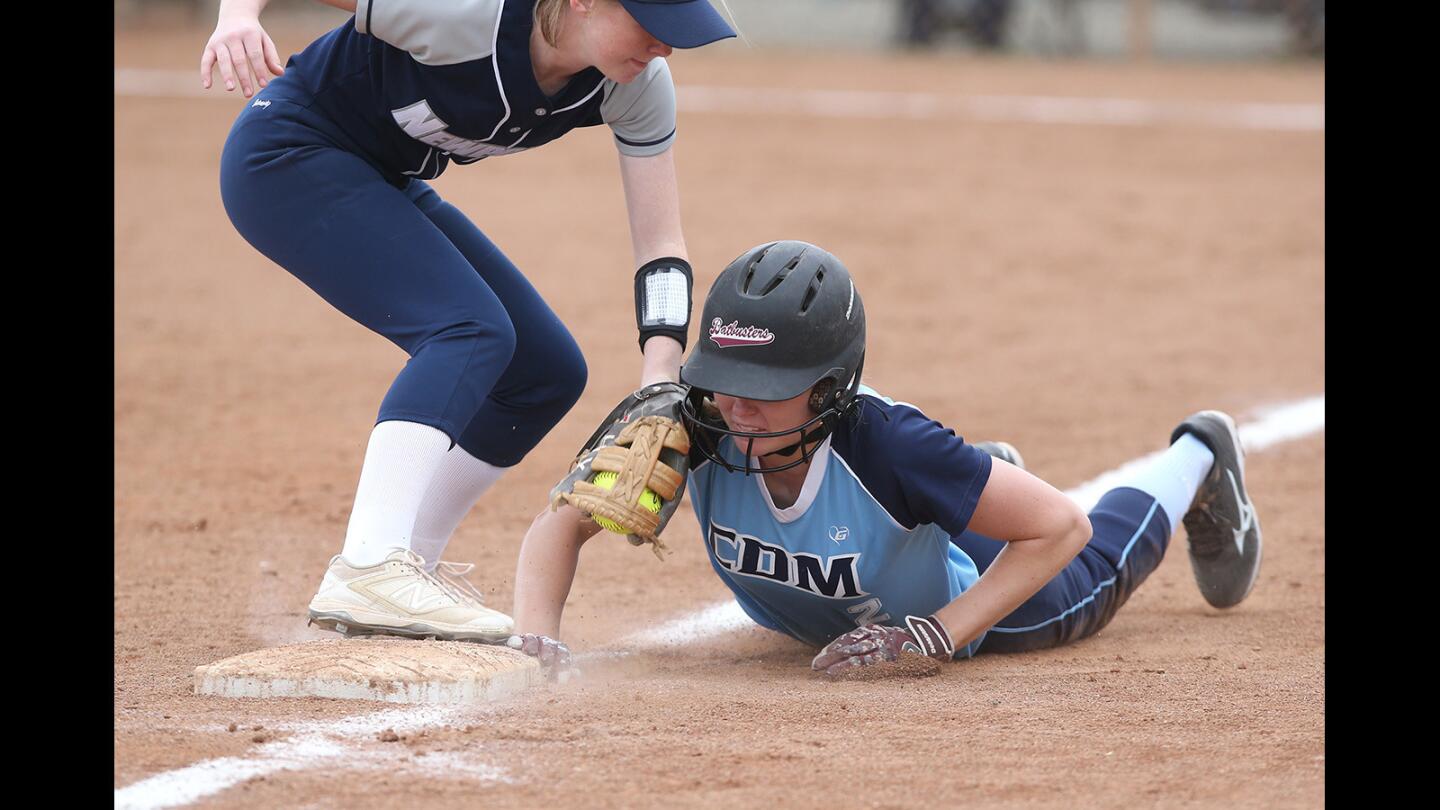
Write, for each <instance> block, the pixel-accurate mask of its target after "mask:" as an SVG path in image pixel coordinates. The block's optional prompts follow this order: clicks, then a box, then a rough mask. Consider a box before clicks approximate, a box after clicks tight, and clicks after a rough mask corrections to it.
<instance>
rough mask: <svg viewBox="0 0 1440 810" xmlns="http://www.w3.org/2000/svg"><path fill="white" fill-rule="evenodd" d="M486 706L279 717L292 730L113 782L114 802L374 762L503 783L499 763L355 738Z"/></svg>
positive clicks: (178, 800) (147, 800)
mask: <svg viewBox="0 0 1440 810" xmlns="http://www.w3.org/2000/svg"><path fill="white" fill-rule="evenodd" d="M491 710H492V709H491V708H490V707H487V706H458V707H443V706H415V707H407V708H403V709H386V710H383V711H378V712H371V713H369V714H362V715H352V716H350V717H344V718H341V719H339V720H330V721H313V722H299V723H277V724H274V725H273V728H274V730H276V731H280V732H287V733H291V734H293V735H294V736H292V737H289V738H287V739H284V740H278V741H276V742H272V743H264V744H262V745H260V746H259V747H257V748H256V749H255V750H254V751H253V752H252V753H250V754H248V755H246V756H241V757H221V758H218V759H208V760H204V761H202V762H197V763H195V764H194V765H189V766H186V767H184V768H180V769H178V770H174V771H166V772H165V773H161V774H157V775H155V776H151V777H148V778H146V779H142V780H140V781H139V782H135V783H133V784H130V785H128V786H126V787H123V788H120V789H117V790H116V791H115V808H116V810H120V809H121V808H125V809H126V810H160V808H166V807H177V806H180V805H185V804H190V803H192V802H196V801H199V800H200V799H203V798H205V797H207V796H212V795H214V794H216V793H220V792H221V791H224V790H227V789H229V788H231V787H234V786H235V785H238V784H240V783H241V782H247V781H249V780H251V779H255V778H258V777H261V776H268V775H270V774H273V773H279V772H281V771H300V770H308V769H310V768H331V769H343V770H371V769H376V768H379V767H385V768H387V769H390V770H396V769H407V770H411V771H415V772H417V773H418V774H419V775H423V776H426V777H430V778H435V777H450V778H455V777H465V778H468V779H473V780H475V781H479V782H505V783H508V782H510V781H511V778H510V776H509V774H508V773H506V771H505V770H504V769H503V768H500V767H498V766H495V765H491V764H489V763H485V762H480V761H478V760H476V759H475V758H474V757H472V756H467V755H465V754H461V753H458V752H454V751H442V752H435V753H430V754H426V755H425V756H424V757H420V758H417V759H413V760H412V759H410V758H409V757H407V756H405V752H402V751H398V750H397V751H396V752H393V753H392V752H387V751H383V750H382V751H376V750H369V751H366V750H362V749H359V748H357V747H356V746H355V745H354V742H355V741H358V740H362V739H366V738H374V737H376V736H377V735H378V734H380V733H381V732H383V731H386V730H387V729H388V730H393V731H394V732H395V733H396V734H410V733H414V732H417V731H423V730H424V729H427V728H435V727H439V726H444V725H451V724H454V723H456V722H457V721H459V720H472V719H478V718H481V717H483V716H484V715H485V714H487V713H488V712H489V711H491Z"/></svg>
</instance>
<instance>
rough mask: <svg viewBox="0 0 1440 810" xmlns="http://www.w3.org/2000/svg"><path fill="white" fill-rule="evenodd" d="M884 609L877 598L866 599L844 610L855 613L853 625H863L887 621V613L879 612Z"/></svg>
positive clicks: (888, 616) (888, 618)
mask: <svg viewBox="0 0 1440 810" xmlns="http://www.w3.org/2000/svg"><path fill="white" fill-rule="evenodd" d="M881 610H884V608H883V607H881V605H880V600H879V599H866V600H865V601H864V602H861V603H860V604H858V605H851V606H850V607H847V608H845V612H847V613H852V614H854V615H855V626H856V627H864V626H865V625H867V624H879V623H880V622H884V621H889V620H890V614H889V613H881V612H880V611H881Z"/></svg>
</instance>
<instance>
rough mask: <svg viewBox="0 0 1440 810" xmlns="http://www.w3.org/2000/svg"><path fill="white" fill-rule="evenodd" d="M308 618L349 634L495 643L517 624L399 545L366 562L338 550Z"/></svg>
mask: <svg viewBox="0 0 1440 810" xmlns="http://www.w3.org/2000/svg"><path fill="white" fill-rule="evenodd" d="M466 584H467V585H469V583H466ZM472 588H473V586H472ZM310 623H312V624H316V625H319V626H320V627H323V628H325V629H326V630H334V631H335V632H337V633H341V634H343V635H345V636H356V635H375V634H380V635H390V636H407V637H410V638H437V639H442V640H445V641H481V642H488V643H492V644H501V643H504V642H505V640H506V639H507V638H509V637H510V633H511V631H513V630H514V629H515V622H514V620H512V619H511V618H510V617H509V616H506V615H505V614H504V613H501V612H499V611H497V610H491V609H489V608H487V607H485V606H484V605H482V604H479V603H478V601H471V600H469V599H462V598H460V597H459V596H458V595H457V593H456V591H455V590H454V589H452V588H451V587H449V586H447V585H445V584H444V583H442V582H441V581H440V580H439V579H437V578H436V577H435V576H433V575H431V574H428V573H426V571H425V561H424V560H423V559H421V557H420V555H418V554H416V553H415V552H413V551H410V550H408V549H396V550H395V551H394V552H392V553H391V554H390V555H389V556H388V557H386V558H385V559H384V560H383V561H381V562H380V563H377V564H376V565H371V566H367V567H364V568H357V567H355V566H353V565H351V564H350V563H349V562H347V561H346V560H345V559H344V558H343V557H341V556H340V555H338V554H337V555H336V556H335V557H333V558H332V559H331V560H330V567H329V568H327V569H326V570H325V580H324V581H323V582H321V583H320V590H319V592H318V593H316V594H315V598H314V599H311V600H310Z"/></svg>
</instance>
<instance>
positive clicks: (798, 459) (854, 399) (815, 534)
mask: <svg viewBox="0 0 1440 810" xmlns="http://www.w3.org/2000/svg"><path fill="white" fill-rule="evenodd" d="M702 325H703V327H704V329H705V333H704V336H703V338H702V339H701V340H700V341H699V343H698V345H697V346H696V347H695V348H694V350H692V351H691V353H690V357H689V359H688V360H687V361H686V362H685V364H684V366H683V368H682V369H681V380H682V382H683V383H684V384H685V385H687V386H691V389H690V391H689V394H688V398H687V399H686V400H685V403H686V404H685V406H684V414H685V418H684V421H685V425H686V428H687V430H688V431H689V434H690V438H691V455H690V459H689V460H690V464H691V472H690V478H689V480H688V486H689V491H690V497H691V503H692V505H693V506H694V508H695V514H696V517H697V518H698V519H699V522H700V537H701V539H702V541H703V542H704V544H705V549H706V553H707V555H708V557H709V560H710V564H711V566H712V567H713V568H714V570H715V573H716V575H717V576H719V577H720V579H721V581H723V582H724V583H725V584H726V586H728V587H729V588H730V590H731V591H732V592H733V593H734V595H735V599H736V601H738V602H739V603H740V606H741V607H742V608H743V609H744V611H745V613H746V614H748V615H749V616H750V618H751V619H753V620H754V621H755V622H756V623H757V624H759V625H761V626H762V627H766V628H769V629H771V630H775V631H778V632H781V633H784V634H786V635H789V636H792V637H794V638H796V639H799V640H800V641H803V642H806V643H807V644H811V645H814V646H815V647H819V648H822V649H821V651H820V653H819V655H817V656H816V658H815V659H814V662H813V667H814V668H815V669H817V670H823V671H825V672H828V673H831V674H836V673H839V672H841V671H844V670H846V669H849V668H851V667H856V666H864V665H867V664H873V663H875V662H878V661H882V660H894V659H895V658H896V657H898V655H899V654H900V653H901V652H902V651H905V650H910V651H915V652H920V653H923V654H926V655H929V656H932V657H935V658H938V659H941V660H947V661H948V660H951V659H953V658H965V657H970V656H973V655H975V654H976V653H978V652H1017V651H1024V650H1036V649H1043V648H1047V647H1054V646H1057V645H1061V644H1066V643H1069V642H1072V641H1076V640H1079V639H1082V638H1085V637H1087V636H1090V635H1093V634H1095V633H1096V632H1099V630H1100V629H1101V628H1103V627H1104V626H1105V625H1106V624H1107V623H1109V621H1110V620H1111V619H1112V618H1113V617H1114V616H1115V612H1116V611H1117V610H1118V609H1119V608H1120V606H1121V605H1122V604H1124V603H1125V600H1126V599H1128V598H1129V597H1130V595H1131V594H1132V593H1134V592H1135V589H1136V588H1137V587H1139V585H1140V583H1142V582H1144V581H1145V578H1146V577H1147V576H1149V575H1150V573H1151V572H1152V571H1154V570H1155V567H1156V566H1157V565H1159V563H1160V560H1161V559H1162V558H1163V557H1164V555H1165V550H1166V547H1167V546H1168V544H1169V541H1170V536H1171V534H1172V532H1173V531H1174V530H1175V529H1176V528H1177V527H1178V526H1179V525H1180V524H1181V523H1182V522H1183V523H1184V524H1185V527H1186V532H1187V534H1188V537H1189V551H1190V561H1191V564H1192V567H1193V570H1194V574H1195V579H1196V581H1197V583H1198V584H1199V586H1200V591H1201V594H1202V595H1203V596H1204V598H1205V599H1206V601H1208V602H1209V603H1210V604H1211V605H1213V606H1215V607H1221V608H1224V607H1230V606H1233V605H1235V604H1237V603H1239V602H1240V601H1241V600H1243V599H1244V598H1245V597H1246V596H1247V595H1248V594H1249V592H1250V589H1251V587H1252V586H1253V585H1254V582H1255V577H1256V574H1257V572H1258V570H1259V565H1260V542H1261V540H1260V524H1259V521H1258V520H1257V519H1256V516H1255V510H1254V508H1253V506H1252V505H1251V503H1250V501H1249V498H1248V496H1247V495H1246V492H1245V477H1244V455H1243V451H1242V449H1241V446H1240V440H1239V436H1238V435H1237V433H1236V429H1235V424H1234V422H1233V421H1232V420H1231V418H1230V417H1229V416H1227V415H1225V414H1223V413H1219V412H1217V411H1201V412H1199V413H1196V414H1194V415H1192V416H1191V417H1189V418H1188V419H1186V420H1185V421H1184V422H1182V423H1181V424H1180V425H1179V426H1178V427H1177V428H1176V429H1175V431H1174V433H1173V434H1172V435H1171V437H1170V440H1171V444H1170V447H1169V449H1168V450H1166V451H1165V452H1164V453H1163V454H1162V455H1161V456H1160V457H1159V458H1158V460H1156V461H1155V462H1154V463H1153V464H1152V465H1150V466H1149V467H1148V468H1147V469H1145V470H1143V471H1142V472H1140V473H1138V474H1136V475H1135V477H1134V478H1133V479H1132V480H1130V481H1129V482H1127V483H1126V484H1125V485H1124V486H1120V487H1117V488H1115V489H1112V490H1110V491H1109V492H1108V493H1106V494H1105V495H1104V496H1103V497H1102V498H1100V500H1099V502H1098V503H1097V504H1096V506H1095V508H1094V509H1092V510H1090V512H1089V514H1086V513H1085V512H1083V511H1082V510H1081V509H1080V507H1079V506H1077V505H1076V503H1075V502H1074V501H1072V500H1071V499H1070V498H1069V497H1067V496H1065V495H1064V494H1063V493H1061V492H1060V491H1058V490H1056V489H1055V488H1054V487H1052V486H1050V485H1049V484H1047V483H1045V482H1044V481H1043V480H1041V479H1040V478H1037V477H1036V476H1035V475H1033V474H1031V473H1029V472H1027V471H1026V470H1025V469H1024V465H1023V462H1022V460H1021V458H1020V455H1019V453H1017V452H1016V451H1015V449H1014V448H1013V447H1011V446H1010V445H1008V444H1004V443H994V444H991V443H982V444H970V443H967V442H966V441H965V440H964V439H963V438H961V437H960V436H957V435H956V434H955V433H954V432H953V431H952V430H950V429H948V428H946V427H945V426H943V425H941V424H940V423H939V422H936V421H935V420H933V419H931V418H929V417H927V416H926V415H925V414H924V412H922V411H921V410H920V409H919V408H918V407H916V406H914V405H910V404H908V403H903V402H896V401H894V400H891V399H888V398H886V397H884V396H882V395H881V394H879V393H877V392H876V391H874V390H873V389H871V388H869V387H867V386H864V385H862V384H861V383H860V374H861V369H862V366H863V364H864V359H865V308H864V305H863V304H862V303H861V298H860V295H859V293H858V292H857V291H856V289H855V285H854V282H853V281H852V280H851V277H850V274H849V272H848V271H847V270H846V268H845V266H844V265H843V264H841V262H840V261H839V260H838V259H836V258H835V257H834V256H833V255H831V254H829V253H827V252H826V251H824V250H822V249H820V248H818V247H816V246H814V245H810V244H806V243H804V242H775V243H770V244H765V245H760V246H758V247H756V248H753V249H752V250H749V251H747V252H746V253H744V254H743V255H741V256H740V257H739V258H737V259H736V260H735V261H734V262H732V263H731V264H730V265H729V266H728V267H727V268H726V269H725V270H724V272H722V273H721V274H720V276H719V278H717V279H716V281H715V284H714V286H713V287H712V288H711V290H710V293H709V296H708V297H707V298H706V301H705V307H704V316H703V321H702ZM596 529H597V527H596V526H595V524H594V523H593V522H592V521H589V520H586V519H585V516H584V515H583V514H581V513H579V512H578V510H576V509H574V508H573V507H566V508H562V509H560V510H558V511H556V512H553V513H551V512H547V513H543V514H541V515H540V517H538V518H537V519H536V521H535V523H534V524H533V525H532V527H531V529H530V531H529V533H528V534H527V536H526V538H525V543H524V546H523V548H522V550H521V557H520V563H519V568H518V571H517V574H516V595H515V615H516V621H517V630H518V633H519V635H517V636H516V637H515V638H513V639H511V640H510V644H511V646H515V647H518V648H521V649H524V650H525V651H527V652H530V653H531V654H536V655H540V656H541V658H542V660H544V661H551V662H554V661H557V660H558V661H562V662H563V661H565V660H568V657H569V651H568V650H567V649H566V648H565V645H564V644H563V643H561V642H558V641H556V640H555V638H557V637H558V634H559V630H560V617H561V609H562V607H563V605H564V601H565V597H566V595H567V594H568V592H569V588H570V584H571V581H572V578H573V576H574V572H575V567H576V563H577V560H578V554H579V550H580V547H581V545H582V544H583V543H584V541H585V540H586V539H587V538H588V537H590V536H592V535H593V534H594V533H595V531H596Z"/></svg>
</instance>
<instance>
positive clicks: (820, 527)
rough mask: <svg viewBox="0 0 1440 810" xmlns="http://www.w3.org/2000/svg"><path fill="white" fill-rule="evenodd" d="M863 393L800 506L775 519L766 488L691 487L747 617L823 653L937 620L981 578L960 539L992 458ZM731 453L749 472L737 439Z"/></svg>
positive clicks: (820, 457)
mask: <svg viewBox="0 0 1440 810" xmlns="http://www.w3.org/2000/svg"><path fill="white" fill-rule="evenodd" d="M860 390H861V395H862V396H861V403H860V405H859V407H858V414H856V415H855V417H854V418H851V419H847V420H846V421H845V422H844V423H843V424H841V425H840V426H839V427H838V428H837V429H836V430H835V432H834V433H833V434H831V435H830V436H829V437H828V438H826V439H825V441H824V442H823V443H822V444H821V445H820V447H819V448H818V449H817V451H816V454H815V458H814V460H813V461H812V462H811V464H810V469H809V471H808V473H807V475H806V477H805V483H804V486H803V488H802V489H801V492H800V496H799V498H798V499H797V500H796V502H795V503H794V504H793V505H792V506H790V507H788V508H785V509H779V508H776V506H775V504H774V502H773V501H772V500H771V497H770V493H769V491H768V490H767V489H766V488H765V482H764V476H762V475H749V476H747V475H745V474H744V473H736V472H730V471H728V470H725V469H724V468H722V467H720V466H719V465H717V464H714V463H703V464H700V465H698V466H697V467H696V468H695V469H694V471H693V472H692V475H691V480H690V493H691V502H692V503H693V505H694V507H695V514H696V517H697V518H698V519H699V521H700V530H701V534H702V537H703V538H704V541H705V544H706V547H707V551H708V554H709V557H710V563H711V565H712V566H714V568H715V571H716V573H717V574H719V576H720V578H721V579H722V580H723V581H724V582H725V584H726V585H727V586H729V588H730V590H732V591H734V593H735V598H736V600H737V601H738V602H739V603H740V606H741V607H742V608H744V610H745V612H746V613H747V614H749V616H750V617H751V618H752V619H754V620H755V622H757V623H758V624H760V625H762V626H764V627H768V628H770V629H772V630H777V631H780V632H782V633H786V634H787V635H790V636H793V637H794V638H797V639H799V640H801V641H804V642H807V643H809V644H813V645H816V646H823V645H825V644H828V643H829V642H830V641H831V640H833V639H834V638H835V637H836V636H838V635H840V634H842V633H845V632H847V631H849V630H853V629H855V628H856V627H860V626H864V625H867V624H874V623H878V624H886V625H900V624H903V623H904V621H905V617H906V616H907V615H912V614H914V615H919V616H928V615H930V614H931V613H934V612H935V611H936V610H938V609H940V608H941V607H943V606H944V605H945V604H947V603H949V602H950V601H951V600H953V599H954V598H955V597H957V596H959V595H960V594H961V593H962V592H964V591H965V589H966V588H969V587H970V586H971V585H973V584H974V583H975V581H976V580H977V579H979V576H980V574H979V571H978V570H977V568H976V565H975V563H974V561H972V560H971V559H970V557H969V556H967V555H966V554H965V552H963V551H961V550H960V549H959V548H958V547H956V546H955V545H954V544H953V543H952V542H951V538H952V537H954V536H958V535H959V534H960V533H961V532H963V531H964V530H965V526H966V524H968V523H969V521H970V517H971V515H972V514H973V513H974V510H975V504H976V503H977V502H978V501H979V499H980V493H981V491H982V490H983V489H984V487H985V483H986V481H987V480H989V477H990V469H991V458H990V456H988V455H986V454H985V453H983V452H981V451H979V450H977V449H975V448H974V447H972V446H970V445H968V444H966V443H965V441H964V440H963V439H962V438H960V437H959V436H956V435H955V433H954V431H952V430H949V429H948V428H945V427H944V426H943V425H941V424H940V423H938V422H936V421H934V420H932V419H930V418H928V417H926V416H925V415H924V414H923V413H921V412H920V411H919V409H917V408H915V407H914V406H912V405H908V404H905V403H896V402H894V401H892V400H890V399H887V398H885V397H881V396H879V395H878V394H876V393H875V392H874V391H873V390H871V389H869V388H868V387H865V386H861V389H860ZM720 452H721V453H722V454H723V457H724V458H725V459H726V460H727V461H730V462H732V463H736V464H739V463H741V462H742V461H743V459H742V456H741V453H740V451H739V450H738V449H737V448H736V447H735V446H734V445H733V443H732V442H731V441H730V440H729V439H728V438H727V439H726V440H725V441H724V442H722V443H721V445H720ZM978 643H979V640H977V641H976V642H975V644H974V645H971V646H978Z"/></svg>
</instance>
